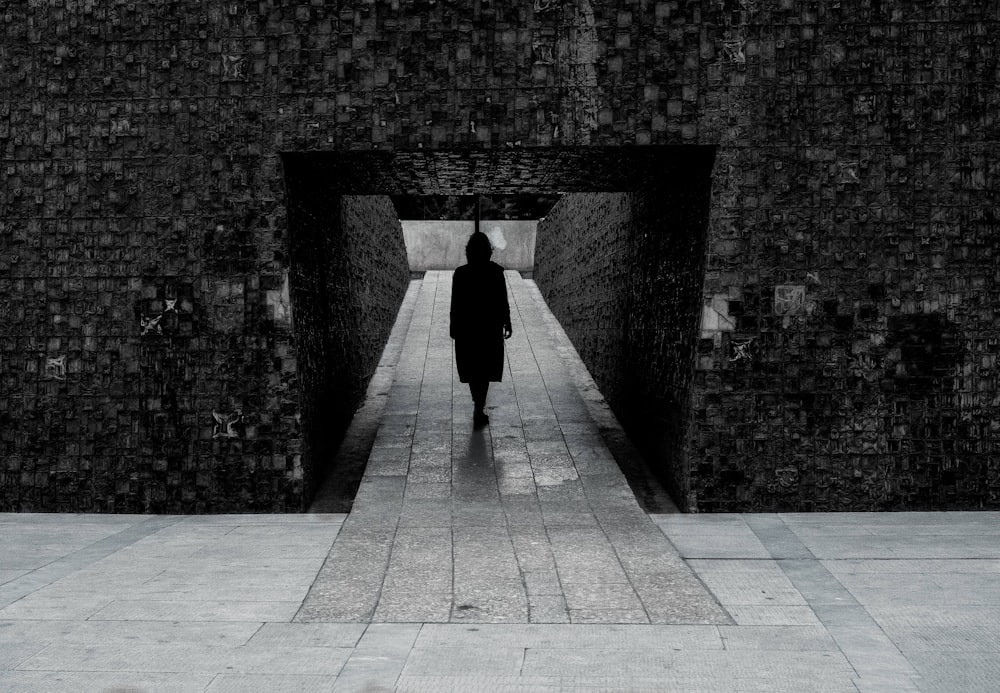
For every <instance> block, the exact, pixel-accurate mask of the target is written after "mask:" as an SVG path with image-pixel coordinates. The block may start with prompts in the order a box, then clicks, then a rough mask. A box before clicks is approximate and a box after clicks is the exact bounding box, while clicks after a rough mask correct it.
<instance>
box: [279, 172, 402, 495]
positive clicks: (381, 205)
mask: <svg viewBox="0 0 1000 693" xmlns="http://www.w3.org/2000/svg"><path fill="white" fill-rule="evenodd" d="M292 180H294V177H293V178H292ZM303 192H304V194H302V193H293V194H292V195H293V200H292V205H293V206H295V207H296V209H294V210H290V220H291V222H292V223H291V229H290V232H291V235H292V244H291V245H292V248H293V249H294V252H293V257H292V268H293V269H292V275H291V278H290V284H291V291H292V299H293V300H292V309H293V315H294V334H295V339H296V347H297V348H296V354H297V355H298V369H299V379H298V386H299V388H300V391H299V397H300V399H299V401H300V402H301V405H300V411H301V422H300V423H301V430H302V431H303V432H304V434H305V435H304V436H303V447H302V484H303V497H304V499H305V501H306V502H308V499H310V498H311V497H312V496H313V494H314V492H315V490H316V487H317V486H318V484H319V483H321V482H322V480H323V478H324V477H325V476H326V475H327V474H328V473H329V472H330V464H331V463H332V459H333V455H334V453H335V452H336V448H337V445H338V444H339V442H340V441H341V439H342V437H343V434H344V431H345V430H346V429H347V426H348V425H349V424H350V422H351V419H352V417H353V416H354V412H355V411H356V410H357V407H358V405H360V403H361V402H362V400H363V399H364V396H365V391H366V388H367V386H368V382H369V381H370V380H371V377H372V375H374V373H375V369H376V367H377V366H378V362H379V358H380V357H381V355H382V350H383V348H384V346H385V344H386V341H387V340H388V338H389V332H390V331H391V330H392V326H393V323H394V322H395V319H396V314H397V313H398V311H399V306H400V305H401V303H402V301H403V296H404V295H405V293H406V288H407V286H408V285H409V278H410V274H409V267H408V263H407V258H406V248H405V246H404V244H403V231H402V228H401V226H400V222H399V219H398V217H397V216H396V211H395V208H394V207H393V205H392V201H391V200H390V199H389V198H388V197H386V196H380V195H366V196H358V195H342V196H330V195H327V196H324V195H322V194H321V193H319V192H313V191H310V190H309V188H308V187H307V188H306V191H303Z"/></svg>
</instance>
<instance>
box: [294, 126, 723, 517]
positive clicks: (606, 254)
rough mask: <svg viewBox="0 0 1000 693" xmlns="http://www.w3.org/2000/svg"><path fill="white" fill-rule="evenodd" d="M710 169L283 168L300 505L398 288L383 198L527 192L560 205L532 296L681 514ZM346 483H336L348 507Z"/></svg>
mask: <svg viewBox="0 0 1000 693" xmlns="http://www.w3.org/2000/svg"><path fill="white" fill-rule="evenodd" d="M714 157H715V148H714V147H711V146H662V147H654V146H648V147H626V148H622V147H559V148H532V149H518V148H510V149H504V150H484V149H479V150H434V151H429V150H414V151H396V152H391V151H371V152H362V151H341V152H287V153H284V154H282V162H283V166H284V173H285V185H286V197H287V204H288V229H289V239H288V251H289V254H290V263H289V264H290V267H291V276H290V290H291V304H292V313H293V316H294V331H295V344H296V351H297V355H298V359H299V366H298V368H299V373H298V379H297V380H298V390H299V391H298V392H297V393H294V395H295V396H297V397H298V398H299V401H300V407H299V411H300V412H301V416H300V418H301V420H300V425H301V431H302V438H303V450H302V459H303V469H304V477H305V478H304V487H305V491H306V497H307V499H308V498H311V497H312V496H313V495H314V494H315V491H316V489H317V487H318V485H319V483H320V482H321V481H322V480H323V479H324V478H325V477H326V476H328V475H329V474H330V473H331V472H332V471H333V470H332V469H331V461H332V460H333V459H334V453H335V452H336V449H337V446H338V444H339V443H340V440H341V438H342V436H343V433H344V431H345V430H346V429H347V426H348V424H349V423H350V421H351V418H352V416H353V414H354V411H355V410H356V409H357V407H358V405H359V403H360V402H361V400H362V398H363V397H364V391H365V387H366V385H367V383H368V381H369V380H370V378H371V376H372V374H373V373H374V370H375V366H376V365H377V363H378V359H379V355H380V354H381V351H382V346H383V345H384V344H385V342H386V339H387V337H388V334H389V330H390V329H391V327H392V322H393V319H394V318H395V315H396V312H397V311H398V309H399V306H400V303H401V301H402V297H403V294H404V293H405V289H406V285H407V282H408V280H409V268H408V266H407V262H406V251H405V247H404V244H403V236H402V231H401V227H400V222H399V218H398V216H397V213H396V210H395V208H394V207H393V202H392V196H395V197H396V198H399V197H407V196H408V197H421V196H517V195H525V194H529V195H553V196H556V195H557V196H559V201H558V202H557V203H556V204H555V206H554V207H552V208H551V209H550V210H549V212H548V214H547V215H546V217H545V219H544V220H542V221H541V222H540V223H539V226H538V231H537V241H536V243H537V248H536V252H535V258H534V267H533V275H534V277H535V278H536V281H537V284H538V287H539V289H540V290H541V292H542V295H543V296H544V298H545V300H546V302H547V303H548V304H549V307H550V309H551V310H552V312H553V313H554V314H555V316H556V318H557V319H558V320H559V322H560V323H561V324H562V325H563V327H564V328H565V330H566V332H567V334H568V336H569V337H570V340H571V341H572V342H573V345H574V346H575V348H576V349H577V351H578V352H579V353H580V356H581V358H582V360H583V361H584V363H585V364H586V366H587V367H588V369H589V370H590V371H591V374H592V375H593V378H594V380H595V382H596V383H597V385H598V387H599V388H600V390H601V392H602V393H603V394H604V395H605V398H606V399H607V401H608V403H609V404H610V406H611V408H612V410H613V411H614V413H615V414H616V415H617V417H618V419H619V420H620V421H621V423H622V425H623V427H624V428H625V430H626V432H627V433H628V434H629V437H630V438H631V440H632V441H633V442H634V443H635V445H636V447H637V448H638V449H639V450H640V451H641V453H642V455H643V457H644V458H645V460H646V462H647V463H648V465H649V466H650V468H652V469H653V470H654V472H655V474H656V476H657V477H658V478H659V479H660V480H661V481H662V482H663V484H664V485H665V486H666V487H667V489H668V490H669V492H670V494H671V495H672V496H673V497H674V499H675V500H676V501H677V502H678V503H679V504H683V501H684V499H685V497H686V495H687V490H688V479H689V474H688V471H687V464H686V457H685V454H684V440H683V433H684V430H685V422H686V419H687V413H688V410H689V404H688V400H689V392H690V389H689V388H690V381H691V375H692V368H693V353H694V347H695V344H696V335H697V321H698V318H699V316H700V313H701V302H702V301H701V294H702V284H703V279H704V253H705V236H706V230H707V223H708V221H707V220H708V208H709V199H710V191H711V171H712V166H713V163H714ZM292 396H293V393H291V392H288V393H286V397H289V398H291V397H292ZM361 471H363V470H361ZM623 471H625V472H626V475H628V474H629V472H628V470H627V469H624V468H623ZM359 480H360V472H359V474H358V475H357V478H356V479H353V480H352V479H344V480H343V483H344V484H346V485H348V486H349V485H351V484H353V486H354V488H353V489H350V493H351V494H353V492H354V490H355V489H356V487H357V483H358V481H359ZM640 495H641V494H639V493H637V496H640Z"/></svg>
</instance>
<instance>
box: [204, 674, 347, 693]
mask: <svg viewBox="0 0 1000 693" xmlns="http://www.w3.org/2000/svg"><path fill="white" fill-rule="evenodd" d="M336 681H337V677H336V676H316V675H309V674H295V675H291V674H220V675H219V676H216V677H215V678H214V679H213V680H212V683H211V685H210V686H209V687H208V688H206V689H205V693H330V691H332V690H333V687H334V685H335V683H336Z"/></svg>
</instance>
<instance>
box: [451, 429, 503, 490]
mask: <svg viewBox="0 0 1000 693" xmlns="http://www.w3.org/2000/svg"><path fill="white" fill-rule="evenodd" d="M453 482H454V484H455V492H456V495H457V496H458V497H459V498H462V499H465V500H475V499H480V500H484V499H487V498H495V497H496V495H497V485H496V474H495V473H494V471H493V456H492V454H491V453H490V448H489V442H488V439H487V437H486V433H485V431H482V430H477V431H473V432H472V433H471V434H470V435H469V443H468V445H467V446H466V448H465V454H464V455H463V456H462V458H461V459H459V460H458V463H457V464H456V465H455V469H454V479H453Z"/></svg>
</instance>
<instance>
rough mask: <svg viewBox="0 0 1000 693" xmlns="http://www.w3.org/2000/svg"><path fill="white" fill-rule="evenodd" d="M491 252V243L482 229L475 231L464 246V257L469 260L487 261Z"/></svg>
mask: <svg viewBox="0 0 1000 693" xmlns="http://www.w3.org/2000/svg"><path fill="white" fill-rule="evenodd" d="M492 254H493V244H492V243H490V239H489V237H488V236H487V235H486V234H485V233H483V232H482V231H476V232H475V233H473V234H472V237H471V238H469V242H468V244H466V246H465V257H466V258H467V259H468V260H469V262H470V263H471V262H487V261H488V260H489V259H490V256H491V255H492Z"/></svg>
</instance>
